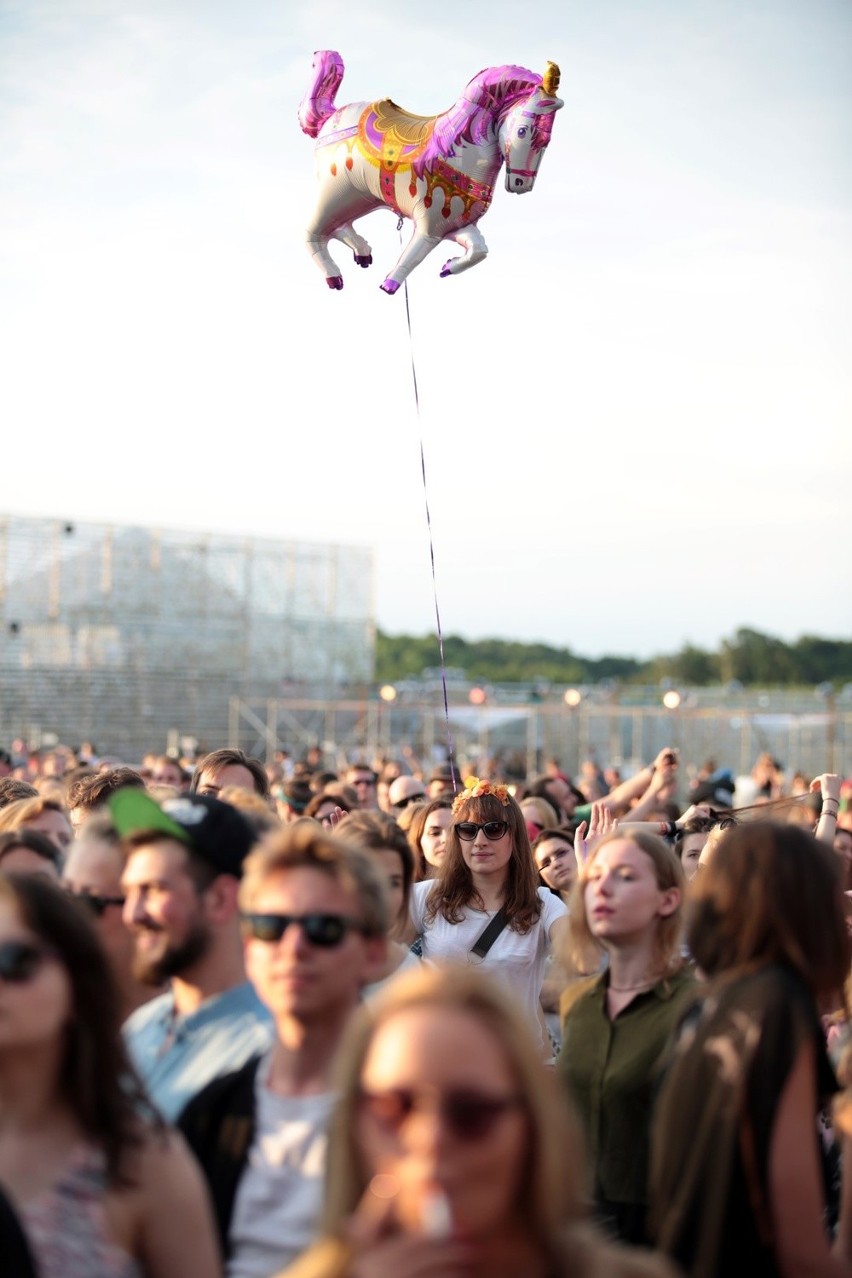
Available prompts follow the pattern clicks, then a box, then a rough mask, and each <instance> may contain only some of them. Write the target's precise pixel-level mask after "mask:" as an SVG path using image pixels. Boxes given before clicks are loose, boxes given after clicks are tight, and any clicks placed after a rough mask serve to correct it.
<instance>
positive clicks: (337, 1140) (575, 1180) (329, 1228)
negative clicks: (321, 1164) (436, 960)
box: [322, 965, 585, 1272]
mask: <svg viewBox="0 0 852 1278" xmlns="http://www.w3.org/2000/svg"><path fill="white" fill-rule="evenodd" d="M420 1007H427V1008H437V1009H440V1010H441V1011H451V1012H460V1013H462V1014H463V1015H465V1016H469V1017H470V1018H471V1019H472V1020H475V1021H478V1022H479V1023H480V1024H481V1025H482V1026H483V1027H484V1028H485V1029H486V1030H487V1031H488V1032H489V1033H490V1034H491V1036H492V1038H493V1039H494V1040H495V1042H496V1044H497V1045H499V1048H500V1049H501V1050H502V1051H503V1052H504V1053H505V1056H506V1058H507V1061H508V1064H509V1067H510V1069H511V1071H512V1073H513V1075H514V1077H515V1080H516V1084H517V1090H518V1093H519V1095H520V1097H521V1100H522V1104H523V1109H524V1114H525V1118H526V1126H527V1133H528V1138H527V1149H526V1157H525V1160H524V1165H523V1166H522V1167H520V1168H519V1169H518V1170H519V1178H518V1183H519V1200H518V1203H517V1214H518V1218H519V1220H521V1221H522V1222H523V1224H524V1225H525V1227H526V1228H527V1230H528V1231H529V1236H530V1238H531V1240H532V1241H533V1242H534V1243H535V1244H536V1245H537V1246H538V1247H539V1248H540V1250H541V1252H542V1253H543V1254H544V1255H545V1256H546V1257H547V1258H548V1260H550V1261H551V1262H553V1261H554V1259H555V1258H556V1257H557V1256H558V1257H560V1258H561V1259H563V1260H564V1256H565V1227H566V1225H570V1224H572V1223H574V1222H576V1221H577V1219H578V1218H579V1217H580V1216H582V1215H583V1209H582V1205H581V1200H582V1190H583V1182H584V1166H585V1164H584V1153H583V1150H582V1147H581V1137H580V1133H579V1129H578V1126H577V1124H576V1121H575V1119H574V1116H573V1113H572V1112H571V1111H570V1109H568V1108H567V1107H566V1104H565V1101H564V1098H563V1096H562V1095H561V1094H560V1092H559V1089H558V1087H557V1085H556V1080H555V1076H554V1074H553V1072H552V1071H548V1070H546V1069H544V1067H543V1066H542V1063H541V1054H540V1049H539V1047H538V1043H537V1041H536V1039H535V1037H534V1035H533V1033H532V1032H531V1030H530V1026H529V1024H528V1022H527V1019H526V1017H525V1016H524V1015H523V1014H522V1013H521V1012H520V1011H519V1009H518V1007H517V1005H516V1003H515V1002H514V1000H513V999H512V998H511V996H509V995H507V994H506V993H505V991H504V990H503V989H501V988H500V986H499V985H498V983H497V982H496V981H495V980H494V978H493V977H489V976H488V975H487V974H486V973H484V972H482V971H481V970H479V969H471V968H465V967H456V968H432V967H428V966H425V965H424V966H423V967H422V968H420V969H419V970H417V971H413V972H411V973H405V974H404V975H402V976H399V977H397V978H396V979H395V980H393V981H392V982H390V983H389V984H388V985H387V986H386V987H385V989H384V990H383V991H382V992H381V993H380V994H379V995H377V997H376V998H375V999H372V1000H371V1002H370V1007H369V1010H364V1009H362V1010H361V1011H359V1013H358V1015H357V1016H356V1018H355V1019H354V1021H353V1022H352V1024H351V1025H350V1028H349V1031H348V1033H347V1035H346V1037H345V1039H344V1043H343V1046H342V1048H341V1051H340V1054H339V1056H338V1061H337V1092H338V1096H339V1100H338V1103H337V1108H336V1110H335V1113H334V1117H333V1119H332V1124H331V1133H330V1142H329V1153H328V1171H327V1176H326V1199H325V1208H324V1213H323V1222H322V1223H323V1232H324V1233H329V1234H332V1235H336V1236H340V1235H341V1234H342V1233H343V1232H344V1228H345V1223H346V1221H347V1220H348V1218H349V1217H350V1216H351V1214H352V1213H353V1212H354V1211H355V1209H356V1207H357V1206H358V1203H359V1202H360V1200H361V1198H362V1196H363V1194H364V1191H365V1189H366V1187H367V1183H368V1181H369V1179H370V1174H371V1172H370V1169H368V1168H367V1167H366V1166H365V1164H364V1159H363V1157H362V1154H361V1149H360V1147H359V1142H358V1131H359V1123H358V1113H359V1096H360V1088H361V1078H362V1074H363V1069H364V1063H365V1061H366V1058H367V1055H368V1052H369V1050H370V1045H371V1043H372V1041H373V1039H374V1037H375V1035H376V1032H377V1031H378V1030H379V1029H380V1028H381V1026H383V1025H384V1024H386V1023H387V1022H388V1021H390V1020H392V1019H393V1017H395V1016H397V1015H399V1014H400V1013H402V1012H406V1011H409V1010H410V1009H411V1008H420ZM560 1272H561V1269H560Z"/></svg>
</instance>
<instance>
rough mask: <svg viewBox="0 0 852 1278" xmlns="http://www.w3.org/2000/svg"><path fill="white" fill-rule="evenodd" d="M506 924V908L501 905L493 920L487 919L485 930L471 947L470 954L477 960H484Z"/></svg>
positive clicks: (507, 920)
mask: <svg viewBox="0 0 852 1278" xmlns="http://www.w3.org/2000/svg"><path fill="white" fill-rule="evenodd" d="M508 923H509V916H508V914H507V913H506V907H505V905H501V906H500V909H499V910H498V911H497V913H496V914H495V915H494V918H493V919H489V921H488V923H487V924H486V926H485V928H484V929H483V930H482V931H481V932H480V934H479V936H478V937H477V938H476V940H475V941H474V943H473V945H471V947H470V952H471V954H475V955H476V956H477V958H485V955H486V954H487V953H488V951H489V950H490V949H491V946H492V945H493V944H494V942H495V941H496V940H497V937H498V936H499V935H500V933H501V932H502V931H503V928H504V927H506V926H507V925H508Z"/></svg>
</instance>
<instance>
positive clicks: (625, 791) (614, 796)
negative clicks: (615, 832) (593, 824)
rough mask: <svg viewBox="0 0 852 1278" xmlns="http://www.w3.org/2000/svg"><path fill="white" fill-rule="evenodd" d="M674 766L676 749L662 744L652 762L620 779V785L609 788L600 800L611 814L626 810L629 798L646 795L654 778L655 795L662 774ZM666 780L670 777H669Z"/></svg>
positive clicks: (661, 780) (644, 796) (615, 814)
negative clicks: (634, 773) (629, 775)
mask: <svg viewBox="0 0 852 1278" xmlns="http://www.w3.org/2000/svg"><path fill="white" fill-rule="evenodd" d="M676 768H677V751H676V750H675V748H674V746H664V747H663V749H662V750H661V751H660V753H659V754H658V755H657V757H656V759H655V760H654V762H653V763H649V764H648V766H647V768H640V770H639V771H638V772H637V773H636V775H635V776H633V777H630V779H629V780H627V781H622V783H621V785H617V786H616V787H615V789H614V790H610V792H609V794H607V795H604V797H603V799H602V800H601V802H603V803H605V804H606V806H607V807H608V808H609V810H610V812H611V813H612V814H613V816H618V815H619V814H620V813H621V812H622V811H624V810H626V808H627V806H628V804H629V803H630V800H631V799H635V798H636V797H637V795H642V796H643V798H647V797H648V795H649V792H650V791H651V787H652V786H653V785H654V781H655V778H656V783H657V788H656V789H654V790H653V796H654V797H656V795H657V794H658V793H659V788H660V786H661V785H662V784H663V774H664V773H667V772H668V771H669V770H671V769H676ZM668 780H671V778H670V777H669V778H668ZM649 806H650V804H649Z"/></svg>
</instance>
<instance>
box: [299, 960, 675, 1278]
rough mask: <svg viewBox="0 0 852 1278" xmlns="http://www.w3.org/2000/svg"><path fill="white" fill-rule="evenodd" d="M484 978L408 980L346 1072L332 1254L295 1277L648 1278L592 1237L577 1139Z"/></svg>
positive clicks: (366, 1028)
mask: <svg viewBox="0 0 852 1278" xmlns="http://www.w3.org/2000/svg"><path fill="white" fill-rule="evenodd" d="M537 1046H538V1045H537V1042H536V1039H535V1036H534V1035H533V1034H531V1032H530V1029H529V1026H528V1024H527V1023H526V1021H525V1019H524V1017H523V1015H522V1014H521V1013H520V1012H519V1010H518V1007H517V1004H516V1003H515V1002H514V1001H513V1000H512V999H510V998H509V997H508V996H507V995H506V994H505V993H504V992H503V991H502V990H501V989H500V988H499V986H498V984H497V982H496V981H494V979H493V978H489V977H488V976H487V975H486V974H485V973H484V972H483V971H482V969H479V970H476V969H470V968H455V969H442V970H438V969H431V968H427V967H423V968H421V969H420V971H418V972H413V973H407V974H406V975H405V976H403V977H400V979H399V980H398V981H396V982H394V983H393V984H391V985H389V986H388V987H387V988H386V989H385V990H384V991H383V993H382V994H381V995H380V996H379V998H377V999H376V1000H375V1001H374V1003H373V1004H372V1006H371V1008H370V1010H369V1013H368V1014H365V1013H361V1014H360V1016H359V1018H358V1019H357V1020H356V1022H355V1023H353V1025H352V1027H351V1029H350V1033H349V1035H348V1037H347V1039H346V1040H345V1042H344V1046H343V1049H342V1051H341V1055H340V1058H339V1069H338V1078H337V1085H338V1093H339V1102H338V1106H337V1109H336V1111H335V1115H334V1118H333V1121H332V1129H331V1138H330V1146H329V1162H328V1178H327V1184H326V1202H325V1210H324V1214H323V1220H322V1226H321V1234H322V1235H324V1237H323V1238H322V1241H320V1242H319V1243H318V1244H317V1245H316V1246H314V1247H313V1248H312V1249H311V1250H310V1251H308V1252H307V1253H306V1254H305V1255H304V1256H303V1257H302V1258H301V1259H300V1260H299V1261H297V1262H296V1264H295V1265H294V1266H292V1267H291V1268H290V1269H289V1270H287V1271H286V1275H285V1278H413V1276H414V1275H416V1278H462V1276H464V1278H518V1276H519V1275H523V1278H568V1275H571V1278H603V1276H604V1275H607V1276H608V1278H631V1276H633V1275H635V1278H639V1276H640V1275H643V1274H644V1275H648V1276H649V1278H650V1276H651V1275H660V1276H662V1275H666V1274H669V1273H670V1271H669V1270H668V1268H667V1267H666V1263H665V1262H664V1261H661V1260H658V1259H657V1258H651V1257H650V1256H645V1255H641V1254H636V1253H633V1252H630V1251H628V1250H627V1249H622V1248H616V1247H612V1246H610V1245H608V1244H606V1243H604V1242H603V1241H601V1240H600V1239H599V1238H598V1236H597V1235H596V1234H595V1232H594V1231H593V1230H592V1229H590V1227H589V1226H588V1225H586V1224H584V1223H583V1220H582V1216H583V1212H582V1207H581V1176H580V1174H579V1168H580V1167H581V1164H582V1153H581V1150H580V1147H579V1144H578V1133H577V1129H576V1125H575V1123H574V1122H573V1120H572V1119H571V1117H570V1115H569V1112H568V1110H567V1108H566V1107H565V1106H564V1103H563V1102H562V1100H561V1097H560V1096H559V1094H558V1089H557V1088H556V1087H555V1085H554V1079H553V1076H552V1074H551V1073H549V1072H548V1071H546V1070H545V1069H544V1068H543V1067H542V1065H541V1061H540V1059H539V1056H538V1050H537Z"/></svg>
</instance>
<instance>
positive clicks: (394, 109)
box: [299, 49, 563, 294]
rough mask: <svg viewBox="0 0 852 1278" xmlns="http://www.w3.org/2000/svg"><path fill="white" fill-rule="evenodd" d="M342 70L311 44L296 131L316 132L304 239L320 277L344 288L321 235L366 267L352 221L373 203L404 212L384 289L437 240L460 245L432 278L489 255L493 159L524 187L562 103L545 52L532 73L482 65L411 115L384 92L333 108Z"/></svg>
mask: <svg viewBox="0 0 852 1278" xmlns="http://www.w3.org/2000/svg"><path fill="white" fill-rule="evenodd" d="M342 80H343V59H342V58H341V56H340V54H339V53H335V52H334V51H333V50H331V49H321V50H319V51H318V52H317V53H315V54H314V60H313V78H312V80H311V84H310V87H309V89H308V91H307V93H306V94H305V96H304V97H303V98H302V101H301V103H300V105H299V123H300V125H301V127H302V130H303V131H304V132H305V133H307V134H308V136H309V137H312V138H315V139H316V147H315V159H316V171H317V180H318V182H319V193H318V198H317V204H316V208H315V210H314V213H313V215H312V217H311V220H310V223H309V224H308V227H307V229H306V232H305V240H306V243H307V247H308V250H309V252H310V253H311V255H312V256H313V257H314V258H315V259H316V262H317V265H318V266H319V268H320V270H321V271H322V273H323V275H324V276H325V278H326V281H327V283H328V286H329V288H333V289H338V288H342V287H343V277H342V275H341V274H340V268H339V267H338V265H337V263H336V262H335V261H334V258H333V257H332V256H331V254H330V253H329V251H328V246H329V241H330V240H339V241H340V242H341V243H342V244H345V245H346V246H347V247H348V248H350V249H351V250H352V253H353V254H354V257H355V261H356V262H357V264H358V265H359V266H369V265H370V263H371V262H372V260H373V258H372V251H371V249H370V245H369V244H368V243H367V241H366V240H365V239H364V238H363V237H362V236H361V235H359V233H358V232H357V231H356V230H355V227H354V226H353V222H355V221H356V219H358V218H360V217H364V216H365V215H366V214H367V213H372V212H373V211H374V210H375V209H379V208H382V207H387V208H390V209H392V210H393V212H394V213H396V214H397V216H398V217H403V218H408V219H409V220H410V221H411V223H412V232H411V238H410V239H409V241H408V244H407V245H406V246H405V248H404V249H403V250H402V253H401V254H400V257H399V259H398V261H397V263H396V265H395V267H394V268H393V270H392V271H391V273H390V274H389V275H388V277H387V279H386V280H385V281H384V283H383V284H382V285H381V287H382V289H383V290H384V291H385V292H386V293H391V294H393V293H396V292H397V290H398V289H399V286H400V285H401V284H402V283H403V281H404V280H406V279H407V278H408V276H409V275H410V274H411V272H412V271H413V270H414V268H415V267H417V266H419V265H420V263H421V262H422V261H423V260H424V259H425V258H426V257H427V256H428V254H429V253H431V252H432V250H433V249H434V248H436V247H437V245H438V244H440V243H441V242H442V241H444V240H447V241H451V242H452V243H454V244H457V245H458V246H459V247H460V248H461V250H462V254H461V256H460V257H456V258H453V259H451V261H450V262H446V263H445V264H444V266H443V267H442V268H441V276H442V277H443V278H446V277H447V275H458V274H459V272H460V271H466V270H469V269H470V267H471V266H476V264H477V263H478V262H481V261H482V260H483V259H484V258H485V257H486V256H487V254H488V246H487V244H486V243H485V240H484V239H483V236H482V232H481V231H480V230H479V226H478V222H479V220H480V218H481V217H482V216H483V214H484V213H486V212H487V211H488V208H489V207H490V204H491V199H492V195H493V192H494V186H495V183H496V181H497V176H498V174H499V172H500V168H501V166H502V165H503V163H504V161H505V165H506V176H505V187H506V190H507V191H510V192H511V193H512V194H514V195H523V194H524V193H525V192H527V191H531V190H532V189H533V185H534V183H535V179H536V174H537V173H538V170H539V166H540V164H541V160H542V157H543V155H544V152H545V150H546V149H547V145H548V143H549V142H550V137H551V133H552V131H553V120H554V117H555V115H556V112H557V111H558V110H559V109H560V107H561V106H562V105H563V103H562V101H561V99H560V98H558V97H557V96H556V91H557V89H558V88H559V67H558V66H557V65H556V64H555V63H554V62H548V63H547V66H546V68H545V72H544V75H543V76H540V75H537V74H536V73H535V72H534V71H527V70H525V68H524V67H515V66H504V67H488V68H486V70H484V71H480V72H479V75H476V76H474V78H473V79H472V80H471V81H470V83H469V84H468V85H467V86H466V87H465V89H464V90H463V91H462V94H461V96H460V97H459V98H458V99H457V101H456V102H455V103H454V105H453V106H451V107H450V109H449V111H445V112H444V113H443V114H442V115H434V116H423V115H412V114H410V112H408V111H404V110H403V109H402V107H399V106H397V104H396V103H395V102H392V101H391V100H390V98H384V99H383V100H382V101H378V102H352V103H350V104H349V105H348V106H343V107H337V106H335V98H336V96H337V91H338V89H339V88H340V85H341V82H342Z"/></svg>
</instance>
